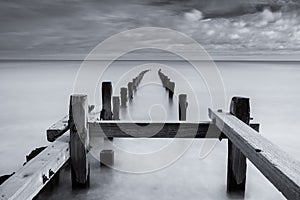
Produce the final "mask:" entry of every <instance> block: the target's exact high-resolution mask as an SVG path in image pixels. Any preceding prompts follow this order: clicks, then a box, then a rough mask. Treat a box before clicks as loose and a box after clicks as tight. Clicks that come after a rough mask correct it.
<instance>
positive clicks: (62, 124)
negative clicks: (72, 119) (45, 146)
mask: <svg viewBox="0 0 300 200" xmlns="http://www.w3.org/2000/svg"><path fill="white" fill-rule="evenodd" d="M68 121H69V115H67V116H65V117H64V118H62V119H61V120H59V121H58V122H56V123H55V124H53V125H52V126H51V127H50V128H48V129H47V140H48V141H49V142H53V141H55V139H56V138H58V137H59V136H61V135H62V134H64V133H65V132H67V131H68V130H69V123H68Z"/></svg>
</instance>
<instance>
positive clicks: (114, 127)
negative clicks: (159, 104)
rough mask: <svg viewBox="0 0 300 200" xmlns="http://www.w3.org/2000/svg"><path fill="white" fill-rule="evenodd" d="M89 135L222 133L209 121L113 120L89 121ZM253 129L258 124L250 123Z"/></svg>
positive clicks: (218, 135) (211, 135) (199, 135)
mask: <svg viewBox="0 0 300 200" xmlns="http://www.w3.org/2000/svg"><path fill="white" fill-rule="evenodd" d="M88 124H89V134H90V137H96V136H97V137H99V136H102V137H125V138H127V137H136V138H174V137H177V138H213V139H222V138H226V137H224V134H222V133H220V131H219V129H217V128H216V127H215V125H214V124H211V123H210V122H199V123H187V122H181V123H178V122H168V123H145V122H115V121H105V122H104V121H91V122H89V123H88ZM251 126H252V127H253V128H254V129H258V128H259V124H251Z"/></svg>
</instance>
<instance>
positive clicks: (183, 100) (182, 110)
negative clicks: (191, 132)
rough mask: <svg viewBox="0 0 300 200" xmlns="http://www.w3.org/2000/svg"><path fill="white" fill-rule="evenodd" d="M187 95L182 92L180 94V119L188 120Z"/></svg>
mask: <svg viewBox="0 0 300 200" xmlns="http://www.w3.org/2000/svg"><path fill="white" fill-rule="evenodd" d="M186 100H187V95H186V94H180V95H179V121H185V120H186V110H187V106H188V103H187V101H186Z"/></svg>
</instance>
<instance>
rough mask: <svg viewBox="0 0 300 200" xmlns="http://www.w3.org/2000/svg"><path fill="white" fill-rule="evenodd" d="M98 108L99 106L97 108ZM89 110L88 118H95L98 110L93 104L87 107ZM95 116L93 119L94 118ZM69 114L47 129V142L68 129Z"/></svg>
mask: <svg viewBox="0 0 300 200" xmlns="http://www.w3.org/2000/svg"><path fill="white" fill-rule="evenodd" d="M97 109H99V108H97ZM88 112H89V118H90V120H95V119H97V115H100V114H99V112H100V111H99V110H96V107H95V106H94V105H89V107H88ZM94 118H95V119H94ZM69 128H70V127H69V115H66V116H65V117H63V118H62V119H61V120H59V121H57V122H56V123H55V124H53V125H52V126H50V128H48V129H47V131H46V133H47V140H48V141H49V142H53V141H55V140H56V138H58V137H60V136H61V135H63V134H64V133H65V132H67V131H68V130H69Z"/></svg>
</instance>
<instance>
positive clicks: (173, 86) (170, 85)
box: [168, 81, 175, 98]
mask: <svg viewBox="0 0 300 200" xmlns="http://www.w3.org/2000/svg"><path fill="white" fill-rule="evenodd" d="M168 88H169V98H173V95H174V91H175V82H173V81H170V82H169V84H168Z"/></svg>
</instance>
